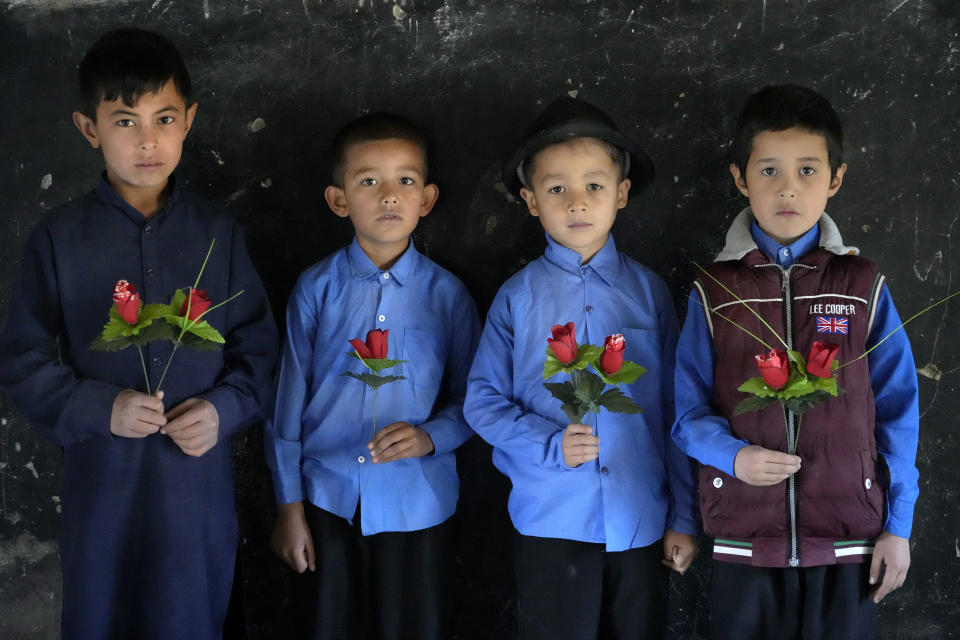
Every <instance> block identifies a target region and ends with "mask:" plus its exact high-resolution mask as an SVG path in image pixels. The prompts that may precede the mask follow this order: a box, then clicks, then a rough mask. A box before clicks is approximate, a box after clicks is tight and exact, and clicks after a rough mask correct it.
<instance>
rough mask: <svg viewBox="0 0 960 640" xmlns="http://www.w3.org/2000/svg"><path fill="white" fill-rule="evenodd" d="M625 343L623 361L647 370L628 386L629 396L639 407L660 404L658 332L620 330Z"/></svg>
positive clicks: (633, 329)
mask: <svg viewBox="0 0 960 640" xmlns="http://www.w3.org/2000/svg"><path fill="white" fill-rule="evenodd" d="M621 332H622V333H623V339H624V342H625V348H624V360H630V361H632V362H635V363H637V364H638V365H640V366H641V367H643V368H644V369H646V370H647V372H646V373H644V374H643V375H642V376H640V377H639V378H637V381H636V382H634V383H633V384H631V385H630V396H632V397H633V399H634V400H636V402H637V404H638V405H640V407H652V406H656V405H657V404H659V403H660V392H661V389H660V378H661V367H662V364H661V362H660V358H661V351H662V346H661V344H660V332H659V331H658V330H657V329H656V328H651V329H641V328H630V329H622V331H621Z"/></svg>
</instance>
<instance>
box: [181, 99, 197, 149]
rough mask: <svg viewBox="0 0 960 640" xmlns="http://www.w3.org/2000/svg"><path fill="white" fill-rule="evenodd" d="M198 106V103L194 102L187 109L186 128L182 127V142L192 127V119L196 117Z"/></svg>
mask: <svg viewBox="0 0 960 640" xmlns="http://www.w3.org/2000/svg"><path fill="white" fill-rule="evenodd" d="M198 104H199V103H197V102H194V103H193V104H192V105H190V106H189V107H187V122H186V125H187V126H186V127H184V131H183V138H184V140H186V138H187V134H188V133H190V127H192V126H193V119H194V117H196V115H197V105H198Z"/></svg>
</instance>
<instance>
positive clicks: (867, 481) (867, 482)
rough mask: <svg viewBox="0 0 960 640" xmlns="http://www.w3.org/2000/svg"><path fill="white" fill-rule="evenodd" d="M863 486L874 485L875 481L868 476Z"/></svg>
mask: <svg viewBox="0 0 960 640" xmlns="http://www.w3.org/2000/svg"><path fill="white" fill-rule="evenodd" d="M863 486H865V487H866V488H867V489H869V488H870V487H872V486H873V483H872V482H871V481H870V478H867V479H866V480H864V481H863Z"/></svg>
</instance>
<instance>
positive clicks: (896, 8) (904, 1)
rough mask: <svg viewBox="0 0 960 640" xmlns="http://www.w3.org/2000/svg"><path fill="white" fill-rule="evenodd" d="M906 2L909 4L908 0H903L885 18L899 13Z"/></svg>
mask: <svg viewBox="0 0 960 640" xmlns="http://www.w3.org/2000/svg"><path fill="white" fill-rule="evenodd" d="M908 2H910V0H903V1H902V2H901V3H900V4H898V5H897V6H895V7H894V8H893V11H891V12H890V13H888V14H887V18H889V17H890V16H892V15H893V14H895V13H896V12H897V11H900V8H901V7H903V5H905V4H907V3H908ZM887 18H884V20H886V19H887Z"/></svg>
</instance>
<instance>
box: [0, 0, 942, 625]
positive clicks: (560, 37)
mask: <svg viewBox="0 0 960 640" xmlns="http://www.w3.org/2000/svg"><path fill="white" fill-rule="evenodd" d="M958 14H960V9H958V4H957V3H956V2H955V0H871V1H866V0H864V1H846V2H837V1H835V0H808V1H802V2H801V1H800V0H749V1H748V0H731V1H727V2H719V1H714V2H708V1H704V0H670V1H651V2H642V3H641V2H636V1H634V2H602V1H584V0H579V1H563V2H561V1H559V0H542V1H539V2H538V1H533V0H490V1H481V0H401V1H400V2H394V1H393V0H352V1H347V0H191V1H186V0H130V1H122V0H118V1H115V2H108V1H107V0H0V42H2V43H3V50H4V53H3V57H2V61H0V86H2V90H0V91H2V101H0V108H2V110H3V115H2V118H0V157H2V162H0V257H2V260H0V309H3V310H4V311H0V313H5V309H6V305H7V304H8V300H9V292H10V287H11V283H12V280H13V278H14V275H15V273H16V269H17V265H18V261H19V257H20V253H21V250H22V246H23V243H24V241H25V239H26V236H27V233H28V232H29V231H30V229H31V228H32V227H33V225H34V224H35V222H36V220H37V218H38V217H39V216H40V215H41V213H42V212H43V211H44V210H46V209H49V208H51V207H52V206H55V205H57V204H58V203H60V202H62V201H64V200H68V199H71V198H75V197H77V196H78V195H79V194H81V193H83V192H84V191H86V190H88V189H89V188H91V186H92V185H93V184H94V182H95V180H96V178H97V175H98V172H99V171H100V162H101V161H100V157H99V155H98V154H97V153H95V152H93V151H92V150H91V149H90V148H89V147H88V146H87V144H86V143H85V142H84V141H83V140H82V138H81V137H80V135H79V134H78V133H77V132H76V131H75V130H74V127H73V125H72V123H71V121H70V113H71V111H72V110H73V109H74V108H75V105H76V99H75V88H74V87H75V82H76V81H75V74H76V67H77V65H78V64H79V61H80V59H81V58H82V55H83V52H84V51H85V49H86V48H87V47H88V46H89V45H90V44H91V43H92V42H93V41H94V40H95V39H96V37H97V36H98V35H99V34H100V33H101V32H102V31H104V30H106V29H109V28H112V27H115V26H119V25H137V26H143V27H147V28H155V29H159V30H162V31H164V32H165V33H167V34H168V35H169V36H170V37H171V38H172V39H173V40H174V41H175V42H176V43H177V44H178V45H179V46H180V48H181V50H182V51H183V53H184V55H185V57H186V59H187V63H188V65H189V67H190V69H191V71H192V75H193V78H194V83H195V86H196V87H197V88H198V93H197V97H198V100H199V102H200V109H199V113H198V117H197V121H196V125H195V127H194V130H193V132H192V133H191V134H190V137H189V139H188V141H187V145H186V149H185V153H184V159H183V163H182V167H183V171H182V173H183V176H184V178H185V179H186V180H187V181H188V182H189V184H190V185H191V187H192V188H193V189H195V190H199V191H203V192H206V193H207V194H209V195H211V196H212V197H214V198H215V199H218V200H220V201H222V202H224V203H226V205H227V206H228V207H229V209H230V210H231V211H232V212H233V213H234V214H235V215H236V217H237V218H238V219H239V221H240V223H241V225H242V226H243V228H244V229H245V230H246V232H247V237H248V242H249V246H250V249H251V252H252V254H253V257H254V259H255V261H256V263H257V265H258V266H259V268H260V270H261V273H262V274H263V277H264V280H265V282H266V285H267V288H268V290H269V292H270V295H271V297H272V300H273V304H274V309H275V311H276V313H277V317H278V318H281V319H282V317H283V309H284V306H285V303H286V297H287V295H288V293H289V291H290V290H291V288H292V286H293V283H294V280H295V278H296V276H297V274H298V273H299V272H300V271H301V270H303V269H304V268H305V267H307V266H308V265H310V264H312V263H313V262H315V261H317V260H318V259H319V258H321V257H322V256H324V255H326V254H327V253H329V252H331V251H333V250H334V249H336V248H338V247H339V246H341V245H343V244H345V243H347V242H348V241H349V239H350V237H351V229H350V227H349V225H348V223H345V222H344V221H342V220H340V219H339V218H336V217H334V216H333V215H332V214H331V213H330V212H329V210H328V209H327V207H326V206H325V204H324V203H323V200H322V187H323V186H324V185H325V184H326V182H325V181H326V176H327V175H328V172H329V163H328V159H327V158H326V157H325V150H326V147H327V144H328V142H329V140H330V138H331V136H332V134H333V133H334V132H335V130H336V129H337V128H338V127H339V126H340V125H342V124H343V123H344V122H346V121H347V120H348V119H350V118H353V117H354V116H356V115H358V114H360V113H362V112H364V111H367V110H379V109H388V110H394V111H398V112H400V113H402V114H405V115H407V116H409V117H411V118H413V119H414V120H415V121H417V122H419V123H420V124H422V125H423V126H425V127H427V128H428V129H429V130H430V131H431V132H432V134H433V138H434V139H435V149H434V155H433V162H434V173H433V176H434V178H435V180H436V181H437V183H438V184H439V185H440V191H441V196H440V201H439V204H438V205H437V207H436V209H434V211H433V212H432V213H431V214H430V216H429V217H427V218H426V219H424V221H423V223H422V224H421V226H420V228H419V229H418V230H417V232H416V235H415V240H416V243H417V245H418V247H420V248H421V249H422V250H423V251H424V252H425V253H426V254H427V255H429V256H430V257H431V258H433V259H434V260H436V261H437V262H439V263H440V264H442V265H445V266H446V267H448V268H449V269H450V270H452V271H453V272H454V273H456V274H457V275H459V276H460V277H461V278H462V279H463V280H464V281H465V282H466V283H467V285H468V287H469V288H470V289H471V291H472V292H473V294H474V295H475V297H476V299H477V302H478V304H479V305H480V307H481V308H482V309H484V308H486V306H487V305H488V304H489V302H490V300H491V299H492V297H493V294H494V293H495V291H496V289H497V287H498V286H499V285H500V283H501V282H502V281H503V280H504V279H506V278H507V277H508V276H509V275H510V274H512V273H514V272H515V271H516V270H517V269H519V268H520V267H522V266H523V265H524V264H525V263H526V262H528V261H529V260H531V259H532V258H534V257H536V256H537V255H538V254H539V253H540V252H541V251H542V249H543V246H544V240H543V235H542V231H541V230H540V227H539V225H538V224H537V221H536V220H535V219H533V218H532V217H530V216H529V215H527V213H526V210H525V208H524V207H523V206H522V204H521V203H520V202H519V201H518V200H517V199H516V198H514V197H513V196H512V195H510V194H509V193H507V192H506V190H505V188H504V186H503V185H502V184H501V183H500V182H499V178H498V172H499V165H498V162H499V161H500V160H501V159H502V158H504V156H505V155H507V154H509V152H510V151H511V150H512V149H513V147H514V145H515V144H516V142H517V140H518V138H519V136H520V135H522V133H523V131H524V130H525V128H526V127H527V125H528V124H529V123H530V122H531V121H532V118H533V117H534V116H535V115H536V113H537V112H538V111H539V110H540V109H541V108H542V106H543V105H544V104H545V103H546V102H547V101H549V100H550V99H551V98H553V97H554V96H556V95H559V94H563V93H570V94H571V95H577V96H580V97H582V98H585V99H588V100H590V101H592V102H595V103H596V104H598V105H601V106H602V107H604V108H606V109H607V110H608V111H609V112H610V113H611V114H612V115H613V116H614V117H615V119H616V120H617V121H618V122H619V123H620V124H621V126H622V128H623V129H625V130H626V131H627V132H628V133H629V135H631V136H632V137H633V138H635V139H637V140H638V141H640V142H641V143H642V144H643V145H644V146H645V147H646V148H647V150H648V151H649V153H650V155H651V156H652V157H653V159H654V162H655V163H656V166H657V173H658V177H657V179H656V181H655V182H654V183H653V185H652V186H651V188H650V189H649V190H648V191H647V192H646V193H644V194H642V195H640V196H638V197H635V198H633V199H632V200H631V201H630V204H629V206H628V208H627V210H626V211H625V212H624V213H623V214H622V215H621V217H620V219H619V220H618V222H617V224H616V226H615V229H614V231H615V233H616V236H617V239H618V245H619V246H620V248H621V249H622V250H625V251H626V252H627V253H629V254H630V255H632V256H634V257H636V258H637V259H639V260H640V261H642V262H645V263H647V264H649V265H650V266H652V267H653V268H654V269H655V270H656V271H658V272H659V273H660V274H661V275H663V276H664V277H665V278H666V279H667V281H668V282H669V284H670V285H671V287H672V290H673V292H674V295H675V298H676V300H677V301H678V302H681V301H682V300H683V298H684V296H685V293H686V291H687V287H688V282H689V281H690V279H691V277H692V274H693V270H694V269H693V267H692V265H691V262H692V260H708V259H709V258H710V257H711V256H712V255H713V254H714V253H715V252H716V251H717V250H718V249H719V247H720V245H721V242H722V237H723V232H724V230H725V228H726V226H727V225H728V223H729V222H730V220H731V219H732V216H733V215H734V214H735V212H736V211H738V210H739V209H740V207H741V206H743V204H744V203H743V202H742V201H741V198H740V197H739V195H738V194H737V192H736V191H735V189H734V188H733V184H732V181H731V179H730V176H729V173H728V171H727V165H728V163H729V158H728V156H727V154H726V152H725V147H726V144H727V142H728V140H729V138H730V136H731V130H732V122H731V120H732V119H733V117H734V115H735V114H736V112H737V110H738V109H739V107H740V105H741V104H742V102H743V100H744V99H745V98H746V96H747V94H748V93H749V92H750V91H752V90H754V89H756V88H758V87H759V86H761V85H763V84H768V83H781V82H796V83H801V84H807V85H810V86H813V87H814V88H816V89H817V90H819V91H821V92H822V93H824V94H825V95H826V96H827V97H828V98H829V99H830V100H831V101H832V102H833V104H834V105H835V106H836V108H837V109H838V111H839V112H840V113H841V115H842V117H843V120H844V122H845V124H846V134H847V140H848V145H847V149H848V153H847V158H846V159H847V161H848V162H849V164H850V170H849V171H848V173H847V178H846V180H845V182H844V186H843V189H842V190H841V191H840V193H839V195H838V196H837V197H835V198H834V199H833V200H831V202H830V212H831V213H832V214H833V216H834V217H835V218H836V220H837V221H838V223H839V224H840V226H841V228H842V229H843V230H844V233H845V238H846V239H847V240H848V243H852V244H856V245H858V246H860V247H861V249H862V250H863V253H864V254H865V255H867V256H868V257H872V258H874V259H875V260H877V261H878V262H879V263H880V264H881V266H882V267H883V269H884V271H885V272H886V273H887V275H888V277H889V283H890V287H891V290H892V291H893V294H894V297H895V299H896V300H897V304H898V307H899V309H900V311H901V314H902V315H903V316H904V317H908V316H909V315H911V314H912V313H914V312H916V311H918V310H919V309H921V308H923V307H924V306H926V305H927V304H928V303H929V302H930V301H932V300H935V299H939V298H941V297H943V296H944V295H946V293H947V292H948V291H950V290H956V289H960V277H958V278H956V279H955V278H954V277H953V270H954V269H958V274H960V248H956V247H955V246H954V243H953V240H954V234H957V233H960V225H958V221H960V215H958V213H957V210H958V207H957V205H958V203H960V182H958V178H960V174H958V169H960V152H958V148H960V145H958V142H960V140H958V138H960V136H958V134H960V125H958V121H960V94H958V85H957V80H958V77H960V34H958V31H960V24H958ZM955 248H956V249H958V253H954V250H955ZM957 306H958V303H953V304H951V305H949V306H946V307H940V308H938V309H936V310H935V311H933V312H931V313H929V314H927V315H925V316H924V317H922V318H920V319H918V320H917V321H916V322H914V323H913V324H911V325H910V326H909V329H908V333H909V335H910V338H911V340H912V341H913V347H914V352H915V356H916V360H917V365H918V367H919V368H920V369H919V373H920V375H921V377H920V388H921V412H922V424H921V439H920V450H919V454H918V466H919V468H920V473H921V480H920V486H921V496H920V502H919V504H918V507H917V512H916V519H915V526H914V535H913V538H912V541H911V542H912V548H913V566H912V568H911V572H910V576H909V578H908V581H907V584H906V585H905V586H904V587H903V589H901V590H900V591H898V592H896V593H895V594H894V595H893V596H891V597H890V598H889V599H888V601H887V602H886V603H885V604H884V605H883V606H882V608H881V615H880V637H881V638H950V637H958V635H960V631H958V630H957V628H956V621H957V620H960V603H958V600H960V515H958V510H957V507H956V500H957V496H958V486H960V460H958V443H960V438H958V435H957V433H958V429H957V415H958V414H960V400H958V396H957V382H958V379H960V349H958V347H957V343H956V336H957V335H958V332H960V326H958V319H960V312H958V311H957ZM679 311H680V314H681V316H682V314H683V313H685V309H683V308H680V310H679ZM260 436H261V430H260V429H259V428H254V429H251V430H250V431H249V432H247V433H246V434H244V435H243V436H241V437H239V438H238V439H237V440H236V442H235V450H236V456H235V461H236V473H237V491H238V504H239V507H240V515H241V530H242V534H243V544H242V557H241V560H240V566H241V576H242V585H243V591H242V598H243V601H244V602H245V605H246V606H245V613H244V617H243V618H242V619H241V618H240V617H236V618H233V626H234V627H243V626H245V627H246V629H247V632H248V635H249V637H250V638H256V639H259V638H283V637H285V636H286V635H287V632H288V631H289V624H290V622H289V615H288V609H287V608H288V607H289V605H290V593H292V592H293V590H294V589H295V588H296V581H294V580H292V578H291V575H290V574H289V573H288V572H286V571H285V570H284V569H283V568H282V567H281V566H280V564H279V562H278V561H276V560H274V559H273V558H272V556H271V555H270V553H269V552H268V551H267V549H266V547H267V538H268V535H269V528H270V525H271V522H272V513H273V505H272V498H271V492H270V488H269V483H270V480H269V476H268V474H267V471H266V468H265V465H264V463H263V457H262V449H261V445H260ZM489 453H490V452H489V448H488V447H487V446H486V445H485V444H484V443H482V442H479V441H478V439H476V438H475V439H473V440H472V441H470V442H469V443H467V444H466V445H465V446H464V447H463V448H462V449H461V455H460V471H461V476H462V478H463V491H462V497H461V501H460V508H459V513H458V515H457V516H456V527H457V558H456V563H455V564H454V566H452V567H450V571H451V572H454V574H455V575H456V577H457V593H456V601H457V603H458V609H457V629H456V631H457V637H459V638H510V637H512V635H513V631H512V625H513V599H512V598H513V596H512V577H511V570H510V566H509V555H510V554H509V550H510V526H509V521H508V519H507V517H506V510H505V499H506V492H507V483H506V481H505V480H504V479H503V478H502V477H501V476H499V475H498V474H497V472H496V471H495V470H494V468H493V467H492V465H491V464H490V459H489ZM59 481H60V452H59V451H58V450H57V448H56V447H55V446H53V445H51V444H50V443H48V442H46V441H43V440H40V439H39V438H38V437H37V436H36V435H35V434H34V433H33V432H32V431H31V428H30V426H29V425H28V424H27V423H26V421H25V420H24V419H23V417H22V416H21V415H20V414H19V413H18V412H17V410H16V409H15V408H14V407H13V406H12V405H11V404H10V403H9V401H7V400H6V399H5V398H3V397H0V610H2V614H0V637H3V638H11V639H13V638H31V639H33V638H54V637H57V628H58V618H59V613H58V611H59V588H60V587H59V573H58V572H59V566H58V561H57V551H56V540H57V535H58V531H59V516H58V512H59V497H58V496H59V494H60V489H59ZM706 555H707V554H706V553H704V556H703V557H701V558H699V559H698V561H697V563H696V565H695V567H694V570H692V571H691V572H688V574H687V575H686V576H684V577H682V578H675V579H673V581H672V583H671V596H672V597H673V604H672V611H671V634H672V636H673V637H675V638H700V637H706V635H707V632H708V618H707V606H706V603H707V600H706V594H707V589H708V584H709V561H708V560H707V558H706V557H705V556H706ZM565 606H566V605H565Z"/></svg>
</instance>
